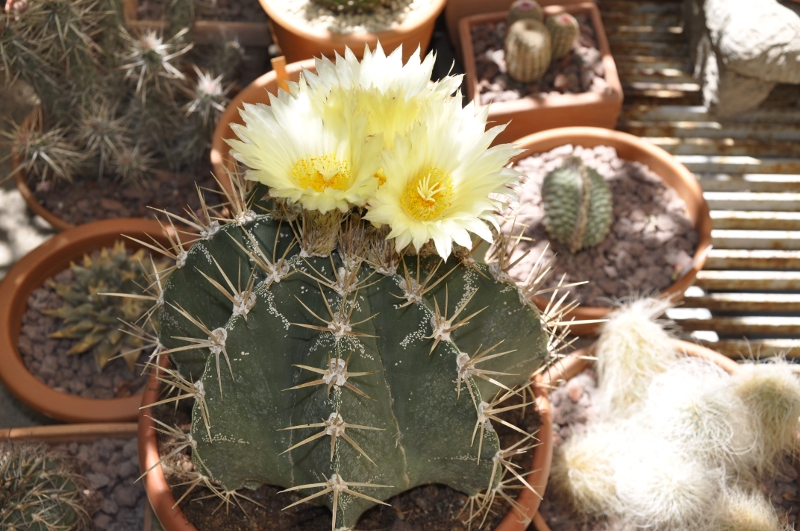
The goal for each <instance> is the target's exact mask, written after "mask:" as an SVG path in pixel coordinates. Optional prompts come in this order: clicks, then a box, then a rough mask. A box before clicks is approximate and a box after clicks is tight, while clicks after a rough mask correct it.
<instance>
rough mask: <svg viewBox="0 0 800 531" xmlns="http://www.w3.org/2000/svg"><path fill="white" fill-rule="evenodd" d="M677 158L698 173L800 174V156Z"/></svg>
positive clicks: (693, 156) (689, 156) (682, 156)
mask: <svg viewBox="0 0 800 531" xmlns="http://www.w3.org/2000/svg"><path fill="white" fill-rule="evenodd" d="M675 158H676V160H678V162H680V163H681V164H683V165H684V166H686V167H687V168H688V169H689V171H692V172H696V173H770V174H772V173H793V174H800V157H780V158H779V157H775V158H758V157H724V156H722V157H714V156H705V155H677V156H676V157H675Z"/></svg>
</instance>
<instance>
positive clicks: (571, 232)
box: [542, 157, 613, 253]
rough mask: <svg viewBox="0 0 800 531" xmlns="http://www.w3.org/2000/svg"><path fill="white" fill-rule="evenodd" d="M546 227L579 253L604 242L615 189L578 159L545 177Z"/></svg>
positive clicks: (573, 159)
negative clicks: (612, 189) (612, 192)
mask: <svg viewBox="0 0 800 531" xmlns="http://www.w3.org/2000/svg"><path fill="white" fill-rule="evenodd" d="M542 201H543V202H544V211H545V214H544V226H545V228H546V229H547V232H548V234H550V237H552V238H553V239H555V240H557V241H559V242H561V243H562V244H564V245H565V246H566V247H567V249H568V250H569V252H571V253H576V252H578V251H579V250H581V249H583V248H585V247H591V246H592V245H597V244H598V243H600V242H602V241H603V240H604V239H605V237H606V235H607V234H608V231H609V229H610V228H611V222H612V220H613V211H612V207H613V204H612V196H611V189H610V188H609V186H608V183H606V181H605V180H604V179H603V177H602V176H601V175H600V174H599V173H597V172H596V171H595V170H593V169H592V168H588V167H586V166H584V165H583V163H582V162H581V160H580V159H578V158H577V157H570V158H568V159H567V160H565V161H564V164H563V165H562V166H561V167H560V168H557V169H555V170H553V171H551V172H550V173H548V174H547V175H546V176H545V178H544V183H543V184H542Z"/></svg>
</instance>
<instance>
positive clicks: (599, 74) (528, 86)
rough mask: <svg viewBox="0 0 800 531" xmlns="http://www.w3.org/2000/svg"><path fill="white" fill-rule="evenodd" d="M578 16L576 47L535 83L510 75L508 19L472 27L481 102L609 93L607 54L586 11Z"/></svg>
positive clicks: (553, 63)
mask: <svg viewBox="0 0 800 531" xmlns="http://www.w3.org/2000/svg"><path fill="white" fill-rule="evenodd" d="M575 19H576V20H577V21H578V25H579V26H580V33H579V35H578V38H577V39H576V40H575V44H574V48H573V50H572V51H571V52H570V53H568V54H567V55H566V56H564V57H562V58H561V59H556V60H555V61H553V62H552V63H550V67H549V68H548V69H547V72H545V74H544V76H542V78H541V79H540V80H539V81H536V82H532V83H520V82H518V81H515V80H514V79H512V78H511V77H510V76H509V75H508V71H507V69H506V60H505V51H504V50H503V46H504V42H505V37H506V33H507V26H508V25H507V24H506V22H505V21H501V22H495V23H488V24H476V25H474V26H472V28H471V31H472V45H473V47H474V51H475V67H476V71H477V77H478V93H479V94H480V101H481V104H483V105H488V104H489V103H493V102H501V101H513V100H518V99H521V98H525V97H538V96H546V95H548V94H549V95H556V94H580V93H583V92H595V93H598V94H603V93H604V92H606V91H607V90H608V89H609V87H608V84H607V83H606V80H605V68H604V67H603V56H602V54H601V53H600V50H599V49H598V45H597V39H596V38H595V33H594V27H593V26H592V23H591V19H590V17H589V16H588V15H585V14H576V15H575Z"/></svg>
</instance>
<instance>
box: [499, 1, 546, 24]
mask: <svg viewBox="0 0 800 531" xmlns="http://www.w3.org/2000/svg"><path fill="white" fill-rule="evenodd" d="M524 18H532V19H533V20H536V21H539V22H542V19H544V11H543V10H542V6H540V5H539V4H537V3H536V2H535V1H534V0H516V1H515V2H514V3H513V4H511V7H510V8H508V17H507V18H506V23H507V24H508V25H509V27H510V26H511V25H512V24H513V23H514V22H516V21H518V20H522V19H524Z"/></svg>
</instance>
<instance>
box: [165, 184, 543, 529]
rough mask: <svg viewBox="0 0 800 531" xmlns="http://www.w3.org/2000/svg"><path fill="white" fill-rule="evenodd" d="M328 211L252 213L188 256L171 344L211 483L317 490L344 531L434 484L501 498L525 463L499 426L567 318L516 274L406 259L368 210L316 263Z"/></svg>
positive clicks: (181, 256)
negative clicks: (533, 296) (539, 300)
mask: <svg viewBox="0 0 800 531" xmlns="http://www.w3.org/2000/svg"><path fill="white" fill-rule="evenodd" d="M253 196H254V199H257V198H258V196H259V194H258V193H254V194H253ZM273 212H274V213H275V214H277V213H278V210H277V209H276V210H274V211H273ZM322 217H324V216H320V217H317V218H313V217H312V218H306V221H305V222H304V224H303V225H302V226H301V228H298V227H297V226H296V225H295V224H294V223H296V222H293V223H287V221H285V220H284V221H281V220H280V219H278V218H277V217H274V216H273V215H271V214H270V215H256V214H255V213H254V212H252V211H247V210H246V209H245V210H243V211H242V212H241V213H240V214H239V215H236V216H234V220H232V221H230V222H228V223H227V224H225V225H223V226H222V227H216V226H215V227H214V228H213V230H204V231H203V234H205V237H204V239H202V240H200V241H198V242H196V243H195V244H194V245H193V246H192V247H191V249H190V250H189V251H188V252H181V251H179V252H177V253H175V254H176V255H177V258H178V261H177V264H178V266H179V267H176V268H175V270H174V271H172V272H171V273H170V276H169V277H168V280H167V281H166V284H165V288H164V292H163V301H164V304H163V305H162V306H161V314H160V319H159V323H160V324H159V343H160V344H161V345H163V347H164V348H166V349H167V350H166V352H169V353H170V354H171V360H172V362H173V363H174V364H175V365H176V366H177V371H171V374H172V376H173V377H174V378H175V385H176V387H179V388H181V389H183V390H190V391H191V393H190V394H192V395H193V396H194V397H195V405H194V412H193V422H192V429H191V433H190V434H189V436H187V437H186V444H187V445H189V446H192V447H193V460H194V462H195V464H196V465H197V468H198V471H199V473H200V479H198V481H200V480H202V481H214V482H218V484H221V487H215V488H216V489H217V490H219V491H221V492H230V491H232V490H234V489H239V488H241V487H251V486H253V485H254V484H258V483H264V484H271V485H278V486H283V487H284V488H286V489H287V490H291V491H299V492H300V493H301V495H302V496H303V497H304V499H305V500H311V499H316V500H317V502H320V503H324V504H325V505H327V506H328V507H330V508H331V509H332V511H333V513H334V516H333V521H332V529H352V528H353V526H354V525H355V523H356V521H357V519H358V517H359V515H361V513H363V512H364V511H365V510H366V509H368V508H369V507H370V506H373V505H375V504H376V503H384V502H383V501H384V500H386V499H388V498H389V497H391V496H393V495H395V494H397V493H400V492H402V491H405V490H408V489H410V488H412V487H414V486H416V485H422V484H427V483H442V484H446V485H449V486H451V487H453V488H455V489H458V490H459V491H462V492H465V493H467V494H469V495H470V496H474V497H475V499H479V500H484V501H485V500H486V499H488V498H485V497H484V498H480V497H481V496H490V497H492V499H493V496H494V494H496V493H497V492H498V491H500V490H502V489H503V488H504V487H503V485H504V484H503V483H501V477H502V475H503V471H504V468H507V467H508V466H510V465H509V464H508V462H507V461H506V457H505V456H507V455H510V453H513V452H510V453H509V454H504V453H501V449H500V446H499V439H498V437H497V434H496V433H495V431H494V429H493V428H492V425H491V422H492V421H494V422H503V421H499V420H498V419H497V415H498V410H501V409H503V405H501V404H502V403H503V402H504V400H506V399H508V398H509V397H511V396H527V395H526V394H525V393H520V395H517V394H515V392H511V391H510V390H509V389H511V388H514V387H515V386H523V387H524V386H525V385H529V382H530V381H529V377H530V375H531V373H533V372H534V371H536V370H537V369H540V368H541V367H543V366H544V365H545V364H546V363H547V362H548V361H549V360H550V357H549V354H548V349H549V348H550V347H552V342H551V336H550V335H549V334H550V329H549V328H548V327H549V325H547V323H548V322H549V321H548V320H547V319H546V318H545V317H543V316H542V314H541V313H540V312H539V311H538V310H537V309H536V308H535V307H534V306H533V305H532V304H530V302H529V297H528V295H527V292H525V291H524V290H523V289H522V288H518V287H517V286H516V285H515V284H513V282H511V281H509V280H508V277H507V276H506V275H504V274H503V273H502V271H501V270H500V269H499V268H497V267H491V268H490V267H487V266H485V265H482V264H477V263H475V262H474V261H472V260H470V259H469V257H468V254H469V253H461V254H462V260H461V261H459V260H458V258H455V259H454V258H452V257H451V259H450V260H448V261H447V262H445V261H443V260H442V259H441V258H439V257H438V256H427V257H422V256H420V255H417V256H406V257H404V258H401V257H400V256H399V255H398V254H397V252H396V251H395V249H394V244H393V243H392V242H391V241H389V242H387V241H386V240H385V236H386V232H385V231H380V230H376V229H374V228H373V227H372V226H371V225H370V224H368V223H366V222H363V221H361V220H360V218H359V217H358V215H357V214H355V213H351V214H350V216H349V217H347V216H346V217H345V218H346V219H344V220H343V221H341V222H337V223H336V226H333V230H334V236H336V238H335V239H334V240H333V241H334V242H338V243H335V247H336V249H335V250H334V251H333V252H330V255H329V256H325V257H312V256H309V253H308V252H307V250H310V249H315V250H319V249H321V248H323V247H324V245H320V244H318V242H311V241H308V240H309V238H318V239H319V240H320V241H328V240H330V238H329V237H328V235H322V234H320V232H321V231H323V230H324V229H320V227H323V226H324V227H328V226H330V224H331V223H332V222H331V220H330V219H327V218H325V220H322ZM300 219H302V218H297V220H296V221H299V220H300ZM337 219H341V215H339V216H338V218H337ZM315 222H317V223H320V224H321V225H320V226H318V227H310V226H309V225H310V224H313V223H315ZM210 228H211V226H209V229H210ZM295 234H298V236H297V238H299V240H300V241H299V245H298V244H297V242H296V240H295ZM496 278H497V279H499V280H496ZM521 290H522V291H521ZM478 314H479V316H478ZM179 374H180V375H182V376H179ZM165 381H166V380H165ZM526 403H527V404H530V402H527V401H526V400H523V401H522V404H526ZM522 404H520V405H519V406H514V407H520V406H522ZM514 429H515V430H517V431H520V432H521V430H519V429H518V428H516V427H514ZM521 433H522V435H523V437H525V440H528V438H529V437H530V435H529V434H527V433H524V432H521ZM529 447H530V446H528V447H527V448H526V449H528V448H529ZM487 489H488V494H486V495H484V494H481V492H482V491H485V490H487ZM498 497H499V496H498ZM481 506H482V507H483V506H486V507H487V508H488V507H489V506H491V500H490V501H489V502H488V503H485V504H481Z"/></svg>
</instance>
